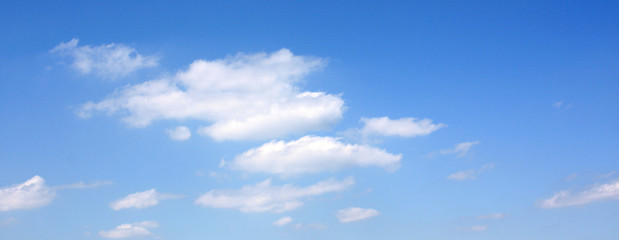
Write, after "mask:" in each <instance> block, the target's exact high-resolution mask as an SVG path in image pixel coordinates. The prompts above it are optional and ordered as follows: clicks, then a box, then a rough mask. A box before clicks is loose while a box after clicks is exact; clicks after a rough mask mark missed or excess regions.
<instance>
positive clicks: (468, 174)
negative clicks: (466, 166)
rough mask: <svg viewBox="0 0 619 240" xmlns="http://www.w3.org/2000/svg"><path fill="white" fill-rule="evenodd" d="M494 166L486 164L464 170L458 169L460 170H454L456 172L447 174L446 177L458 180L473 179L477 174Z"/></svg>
mask: <svg viewBox="0 0 619 240" xmlns="http://www.w3.org/2000/svg"><path fill="white" fill-rule="evenodd" d="M493 167H494V164H486V165H484V166H483V167H481V168H480V169H470V170H466V171H460V172H456V173H452V174H451V175H449V176H447V179H449V180H458V181H462V180H473V179H476V178H477V175H478V174H480V173H482V172H484V171H486V170H489V169H492V168H493Z"/></svg>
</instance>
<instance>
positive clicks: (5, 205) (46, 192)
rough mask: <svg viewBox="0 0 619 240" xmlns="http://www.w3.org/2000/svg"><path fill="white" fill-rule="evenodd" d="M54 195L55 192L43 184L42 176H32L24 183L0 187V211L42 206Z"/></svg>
mask: <svg viewBox="0 0 619 240" xmlns="http://www.w3.org/2000/svg"><path fill="white" fill-rule="evenodd" d="M55 196H56V192H55V191H54V190H53V189H51V188H49V187H47V186H46V185H45V180H44V179H43V178H42V177H39V176H34V177H32V178H31V179H29V180H28V181H26V182H24V183H20V184H17V185H13V186H10V187H5V188H0V211H10V210H17V209H32V208H38V207H42V206H45V205H47V204H49V203H50V202H51V201H52V200H53V199H54V197H55Z"/></svg>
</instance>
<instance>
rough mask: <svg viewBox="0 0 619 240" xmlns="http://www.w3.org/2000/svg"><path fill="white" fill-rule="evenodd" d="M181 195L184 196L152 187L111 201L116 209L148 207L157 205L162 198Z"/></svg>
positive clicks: (112, 206) (111, 204) (172, 197)
mask: <svg viewBox="0 0 619 240" xmlns="http://www.w3.org/2000/svg"><path fill="white" fill-rule="evenodd" d="M181 197H182V196H180V195H173V194H165V193H158V192H157V191H156V190H155V189H151V190H147V191H144V192H137V193H133V194H129V195H128V196H126V197H124V198H121V199H118V200H116V201H114V202H112V203H110V207H111V208H112V209H114V210H120V209H123V208H148V207H152V206H156V205H157V204H159V201H161V200H165V199H175V198H181Z"/></svg>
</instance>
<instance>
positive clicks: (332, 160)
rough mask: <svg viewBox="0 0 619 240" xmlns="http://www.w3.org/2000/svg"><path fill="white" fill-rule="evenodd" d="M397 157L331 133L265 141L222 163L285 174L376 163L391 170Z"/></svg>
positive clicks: (307, 172) (331, 169) (242, 168)
mask: <svg viewBox="0 0 619 240" xmlns="http://www.w3.org/2000/svg"><path fill="white" fill-rule="evenodd" d="M401 158H402V155H400V154H398V155H394V154H390V153H388V152H386V151H385V150H382V149H378V148H374V147H371V146H368V145H357V144H344V143H342V142H340V141H339V140H338V139H337V138H333V137H316V136H305V137H302V138H300V139H298V140H295V141H290V142H284V141H271V142H268V143H265V144H264V145H262V146H260V147H258V148H254V149H250V150H248V151H246V152H244V153H242V154H240V155H238V156H236V157H235V158H234V160H233V161H232V162H226V163H225V166H228V167H230V168H232V169H238V170H243V171H247V172H265V173H270V174H277V175H280V176H283V177H286V176H293V175H300V174H309V173H318V172H324V171H335V170H339V169H343V168H347V167H367V166H378V167H382V168H385V169H388V170H395V169H397V168H398V167H399V165H400V159H401Z"/></svg>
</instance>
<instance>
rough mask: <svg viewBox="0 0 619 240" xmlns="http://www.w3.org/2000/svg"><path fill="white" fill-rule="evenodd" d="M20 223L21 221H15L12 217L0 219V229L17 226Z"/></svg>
mask: <svg viewBox="0 0 619 240" xmlns="http://www.w3.org/2000/svg"><path fill="white" fill-rule="evenodd" d="M20 222H21V221H19V220H17V218H14V217H10V218H4V219H0V228H2V227H7V226H10V225H13V224H18V223H20Z"/></svg>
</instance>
